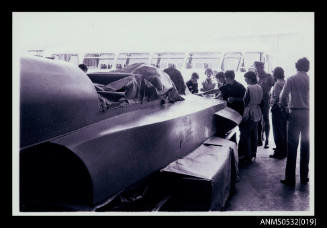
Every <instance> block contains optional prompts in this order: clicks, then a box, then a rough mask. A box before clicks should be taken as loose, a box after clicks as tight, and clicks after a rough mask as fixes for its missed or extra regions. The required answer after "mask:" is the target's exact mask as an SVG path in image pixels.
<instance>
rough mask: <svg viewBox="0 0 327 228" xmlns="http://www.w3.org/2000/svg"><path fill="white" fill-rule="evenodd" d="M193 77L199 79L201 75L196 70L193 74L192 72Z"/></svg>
mask: <svg viewBox="0 0 327 228" xmlns="http://www.w3.org/2000/svg"><path fill="white" fill-rule="evenodd" d="M191 78H192V79H193V78H194V79H199V78H200V77H199V75H198V74H197V73H196V72H194V73H193V74H192V76H191Z"/></svg>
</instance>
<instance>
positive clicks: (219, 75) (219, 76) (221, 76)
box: [216, 71, 225, 79]
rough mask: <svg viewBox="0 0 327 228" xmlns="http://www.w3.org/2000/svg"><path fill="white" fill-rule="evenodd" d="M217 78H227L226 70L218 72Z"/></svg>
mask: <svg viewBox="0 0 327 228" xmlns="http://www.w3.org/2000/svg"><path fill="white" fill-rule="evenodd" d="M216 78H217V79H218V78H225V74H224V72H222V71H220V72H218V73H217V74H216Z"/></svg>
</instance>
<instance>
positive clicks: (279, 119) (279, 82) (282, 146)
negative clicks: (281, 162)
mask: <svg viewBox="0 0 327 228" xmlns="http://www.w3.org/2000/svg"><path fill="white" fill-rule="evenodd" d="M273 76H274V79H275V85H274V87H273V90H272V95H271V100H270V105H271V117H272V127H273V135H274V141H275V144H276V148H275V152H274V154H271V155H269V157H271V158H278V159H283V158H285V157H286V155H287V140H286V137H287V127H286V126H287V115H286V113H285V111H284V109H282V108H281V107H280V106H279V96H280V93H281V91H282V89H283V87H284V84H285V80H284V70H283V68H281V67H276V68H275V69H274V73H273Z"/></svg>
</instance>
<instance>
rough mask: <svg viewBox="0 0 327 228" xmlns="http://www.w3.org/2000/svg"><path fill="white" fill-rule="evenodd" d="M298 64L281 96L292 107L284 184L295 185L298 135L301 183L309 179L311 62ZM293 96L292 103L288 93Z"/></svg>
mask: <svg viewBox="0 0 327 228" xmlns="http://www.w3.org/2000/svg"><path fill="white" fill-rule="evenodd" d="M295 67H296V69H297V73H296V74H295V75H294V76H291V77H289V78H288V79H287V80H286V83H285V86H284V88H283V90H282V93H281V96H280V105H281V106H282V107H283V108H286V107H287V106H289V108H290V113H289V118H288V132H287V162H286V169H285V179H283V180H281V183H282V184H285V185H288V186H295V183H296V180H295V179H296V178H295V172H296V156H297V147H298V144H299V137H300V134H301V144H300V180H301V184H307V183H308V182H309V178H308V173H309V147H310V146H309V76H308V74H307V72H308V71H309V67H310V62H309V60H308V59H307V58H301V59H299V60H298V61H297V62H296V64H295ZM289 95H290V98H291V99H290V103H289V102H288V96H289Z"/></svg>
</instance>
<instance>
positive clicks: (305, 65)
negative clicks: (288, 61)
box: [295, 57, 310, 72]
mask: <svg viewBox="0 0 327 228" xmlns="http://www.w3.org/2000/svg"><path fill="white" fill-rule="evenodd" d="M295 67H296V69H297V70H298V71H304V72H308V71H309V68H310V62H309V60H308V59H307V58H305V57H304V58H301V59H299V60H298V61H297V62H296V64H295Z"/></svg>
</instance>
